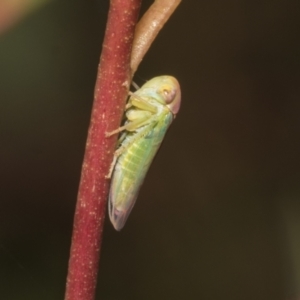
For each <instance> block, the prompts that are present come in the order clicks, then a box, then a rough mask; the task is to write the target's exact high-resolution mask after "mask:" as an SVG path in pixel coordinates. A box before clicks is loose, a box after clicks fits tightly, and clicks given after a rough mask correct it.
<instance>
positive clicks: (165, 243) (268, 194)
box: [0, 0, 300, 300]
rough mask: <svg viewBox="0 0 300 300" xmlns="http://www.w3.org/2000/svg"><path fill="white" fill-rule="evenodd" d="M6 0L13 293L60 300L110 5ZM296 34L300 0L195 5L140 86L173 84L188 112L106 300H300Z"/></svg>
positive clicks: (1, 186)
mask: <svg viewBox="0 0 300 300" xmlns="http://www.w3.org/2000/svg"><path fill="white" fill-rule="evenodd" d="M5 2H6V4H7V3H8V2H9V1H4V0H2V1H1V0H0V12H1V14H0V15H2V21H3V20H5V21H6V22H4V21H3V22H2V23H1V22H0V26H1V25H2V27H1V29H2V30H0V33H1V35H0V100H1V101H0V165H1V168H0V298H1V299H4V300H40V299H43V300H48V299H49V300H53V299H63V296H64V287H65V278H66V274H67V264H68V255H69V247H70V239H71V231H72V220H73V213H74V207H75V201H76V194H77V188H78V182H79V178H80V168H81V163H82V159H83V153H84V147H85V140H86V134H87V129H88V124H89V117H90V111H91V105H92V99H93V88H94V83H95V77H96V70H97V65H98V61H99V53H100V51H101V43H102V39H103V34H104V29H105V22H106V17H107V10H108V4H109V3H108V2H109V1H108V0H105V1H100V0H92V1H85V0H75V1H74V0H72V1H71V0H60V1H58V0H52V1H41V2H43V3H42V5H37V6H36V4H41V3H38V1H36V0H35V1H32V0H31V2H35V5H32V6H30V4H28V3H30V0H26V1H23V2H22V1H20V3H23V5H24V3H27V6H28V7H29V6H30V9H25V8H24V7H25V6H24V7H23V8H22V9H21V6H20V7H19V8H20V9H19V10H18V11H17V10H15V11H17V13H14V10H4V9H3V7H4V6H3V5H4V4H5ZM13 2H14V3H17V2H16V1H13ZM13 2H11V3H13ZM150 3H151V1H144V2H143V9H142V10H143V11H144V10H145V9H146V8H147V6H149V4H150ZM1 4H2V7H1ZM20 5H21V4H20ZM28 7H27V8H28ZM1 8H2V11H1ZM33 8H34V9H33ZM10 14H12V15H11V16H10ZM3 16H5V18H4V17H3ZM3 24H4V25H3ZM299 36H300V6H299V1H298V0H294V1H293V0H287V1H283V0H272V1H271V0H261V1H253V0H252V1H246V0H229V1H216V0H211V1H188V0H183V1H182V4H181V5H180V7H179V8H178V10H177V11H176V13H175V14H174V16H172V18H171V19H170V21H169V22H168V24H167V25H166V27H165V28H164V29H163V31H162V32H161V33H160V35H159V36H158V38H157V40H156V41H155V43H154V44H153V47H152V48H151V50H150V51H149V53H148V54H147V56H146V57H145V59H144V61H143V63H142V64H141V66H140V68H139V70H138V72H137V74H136V77H135V81H136V82H137V83H138V84H140V85H141V84H143V82H145V81H146V80H147V79H150V78H151V77H153V76H157V75H163V74H170V75H174V76H176V77H177V78H178V79H179V81H180V83H181V88H182V95H183V97H182V108H181V111H180V114H179V116H178V118H176V121H175V122H174V124H173V125H172V127H171V129H170V131H169V133H168V135H167V137H166V141H165V142H164V145H163V147H162V149H161V150H160V153H159V155H158V156H157V158H156V160H155V162H154V164H153V166H152V167H151V170H150V172H149V174H148V177H147V180H146V182H145V184H144V186H143V188H142V190H141V193H140V196H139V199H138V201H137V203H136V206H135V208H134V209H133V211H132V213H131V215H130V217H129V219H128V222H127V224H126V226H125V228H124V229H123V230H122V231H121V232H120V233H118V232H116V231H114V229H113V228H112V226H111V225H110V224H109V221H108V219H107V220H106V224H105V232H104V239H103V248H102V254H101V261H100V274H99V285H98V294H97V298H96V299H107V300H119V299H121V300H123V299H124V300H126V299H137V300H140V299H145V300H148V299H149V300H152V299H192V300H193V299H205V300H208V299H209V300H210V299H212V300H215V299H223V300H227V299H228V300H240V299H243V300H248V299H249V300H250V299H251V300H252V299H256V300H268V299H272V300H298V299H300V203H299V197H300V184H299V179H300V168H299V167H300V164H299V151H300V144H299V132H300V120H299V114H300V103H299V96H300V84H299V80H300V42H299V41H300V39H299Z"/></svg>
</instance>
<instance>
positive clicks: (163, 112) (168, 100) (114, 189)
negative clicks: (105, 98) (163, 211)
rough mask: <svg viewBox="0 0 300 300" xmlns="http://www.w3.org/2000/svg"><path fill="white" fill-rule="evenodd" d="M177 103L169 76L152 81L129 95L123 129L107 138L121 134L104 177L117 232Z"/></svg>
mask: <svg viewBox="0 0 300 300" xmlns="http://www.w3.org/2000/svg"><path fill="white" fill-rule="evenodd" d="M180 102H181V91H180V86H179V83H178V81H177V80H176V79H175V78H174V77H172V76H159V77H155V78H153V79H151V80H149V81H148V82H147V83H145V84H144V85H143V86H142V87H141V88H140V89H138V90H137V91H136V92H134V93H130V98H129V100H128V103H127V105H126V114H125V115H126V121H125V124H124V126H121V127H120V128H118V129H116V130H114V131H112V132H109V133H107V134H106V135H107V136H111V135H113V134H116V133H119V132H123V133H122V134H121V137H120V139H119V147H118V148H117V150H116V151H115V154H114V161H113V163H112V165H111V170H110V173H109V175H108V176H107V177H108V178H110V177H111V186H110V192H109V200H108V212H109V218H110V221H111V222H112V224H113V226H114V228H115V229H116V230H121V229H122V228H123V226H124V224H125V222H126V220H127V218H128V215H129V214H130V212H131V209H132V207H133V206H134V204H135V201H136V198H137V195H138V192H139V190H140V187H141V185H142V183H143V181H144V179H145V176H146V174H147V171H148V169H149V167H150V165H151V162H152V161H153V158H154V156H155V154H156V153H157V150H158V149H159V147H160V145H161V143H162V141H163V139H164V136H165V134H166V132H167V129H168V128H169V126H170V125H171V123H172V121H173V120H174V118H175V116H176V114H177V113H178V111H179V108H180Z"/></svg>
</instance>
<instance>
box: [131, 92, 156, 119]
mask: <svg viewBox="0 0 300 300" xmlns="http://www.w3.org/2000/svg"><path fill="white" fill-rule="evenodd" d="M129 95H131V97H130V99H129V102H128V104H129V103H130V104H131V106H135V107H136V108H139V109H142V110H146V111H150V112H152V113H154V114H156V113H157V108H156V106H155V105H153V104H151V103H149V100H148V99H144V98H143V97H140V96H139V95H136V94H134V93H129ZM128 104H127V105H128ZM131 106H130V107H131Z"/></svg>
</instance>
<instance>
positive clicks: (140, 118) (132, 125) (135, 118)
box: [105, 111, 152, 137]
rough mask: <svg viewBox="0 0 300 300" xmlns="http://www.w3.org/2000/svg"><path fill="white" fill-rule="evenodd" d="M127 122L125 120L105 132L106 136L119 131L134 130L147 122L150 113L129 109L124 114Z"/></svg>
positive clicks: (149, 118)
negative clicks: (122, 124) (123, 123)
mask: <svg viewBox="0 0 300 300" xmlns="http://www.w3.org/2000/svg"><path fill="white" fill-rule="evenodd" d="M126 116H127V118H128V120H129V122H127V123H126V124H125V125H124V126H121V127H119V128H118V129H116V130H113V131H111V132H106V134H105V135H106V136H107V137H109V136H112V135H114V134H116V133H119V132H121V131H124V130H127V131H135V130H136V129H137V128H139V127H141V126H143V125H145V124H147V123H148V122H150V121H151V119H152V118H151V113H150V112H148V111H144V112H143V111H139V112H138V111H136V112H134V111H131V112H128V113H127V114H126Z"/></svg>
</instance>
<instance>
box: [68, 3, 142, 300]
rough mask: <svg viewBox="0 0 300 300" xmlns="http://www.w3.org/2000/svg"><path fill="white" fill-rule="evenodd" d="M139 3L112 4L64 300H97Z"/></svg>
mask: <svg viewBox="0 0 300 300" xmlns="http://www.w3.org/2000/svg"><path fill="white" fill-rule="evenodd" d="M140 4H141V0H111V1H110V10H109V15H108V21H107V27H106V33H105V38H104V42H103V49H102V55H101V58H100V64H99V69H98V75H97V81H96V87H95V98H94V105H93V110H92V116H91V123H90V128H89V132H88V138H87V143H86V149H85V156H84V161H83V166H82V173H81V181H80V185H79V191H78V199H77V205H76V211H75V219H74V228H73V237H72V245H71V253H70V260H69V270H68V277H67V286H66V294H65V300H93V299H94V297H95V289H96V281H97V274H98V264H99V254H100V253H99V252H100V248H101V240H102V231H103V222H104V218H105V210H106V209H105V208H106V202H107V196H108V186H109V180H108V179H106V178H105V176H106V175H107V174H108V172H109V167H110V164H111V161H112V157H113V153H114V149H115V145H116V138H117V136H112V137H109V138H107V137H106V136H105V133H106V132H109V131H112V130H114V129H116V128H118V127H119V125H120V121H121V118H122V114H123V111H124V106H125V101H126V98H127V95H128V86H129V83H130V79H131V77H130V55H131V47H132V41H133V34H134V29H135V25H136V22H137V18H138V13H139V8H140Z"/></svg>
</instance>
